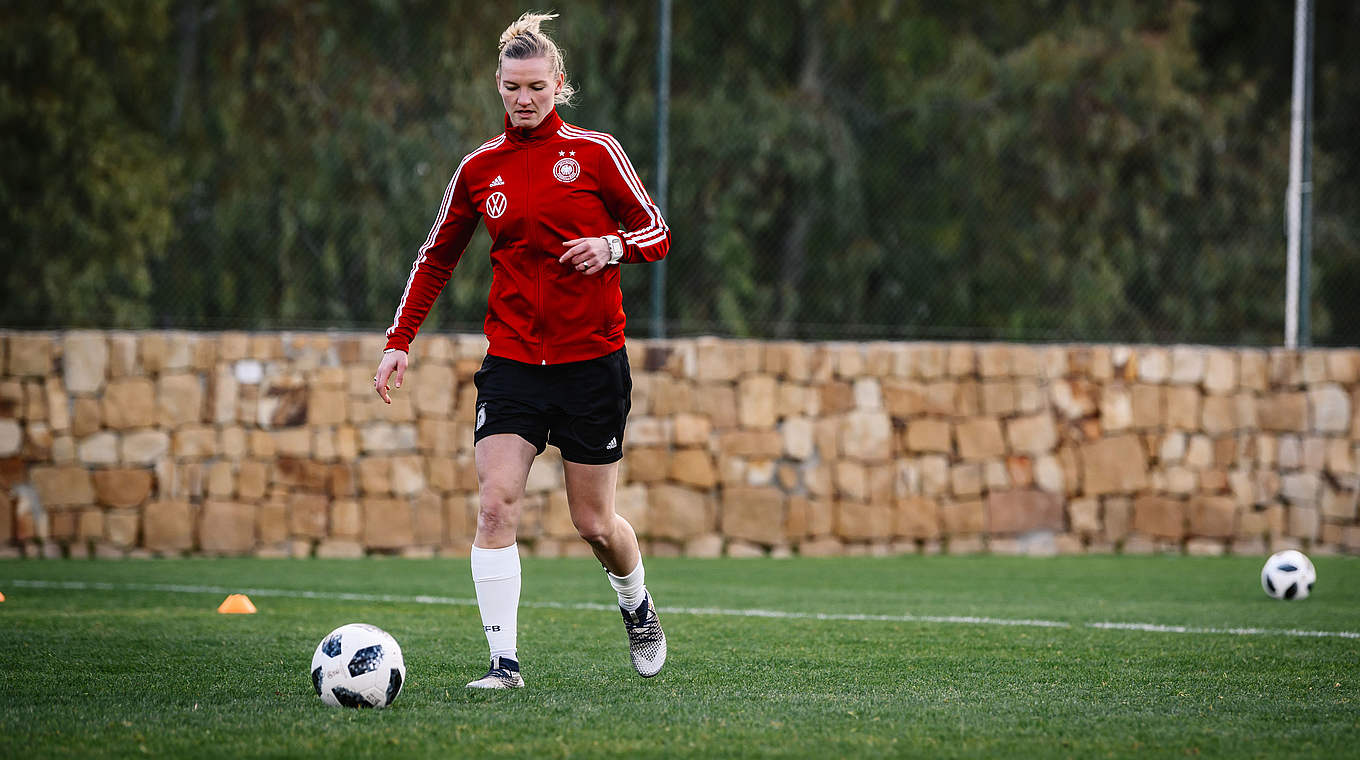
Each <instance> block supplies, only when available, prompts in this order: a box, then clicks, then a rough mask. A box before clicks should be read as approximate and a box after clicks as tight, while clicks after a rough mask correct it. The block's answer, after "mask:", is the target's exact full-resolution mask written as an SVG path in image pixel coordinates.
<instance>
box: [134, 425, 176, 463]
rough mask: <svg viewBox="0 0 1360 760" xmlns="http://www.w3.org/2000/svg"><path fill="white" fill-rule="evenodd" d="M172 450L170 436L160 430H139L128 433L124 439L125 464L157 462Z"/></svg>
mask: <svg viewBox="0 0 1360 760" xmlns="http://www.w3.org/2000/svg"><path fill="white" fill-rule="evenodd" d="M169 452H170V436H168V435H166V434H165V433H163V432H161V431H159V430H139V431H136V432H133V433H128V434H127V435H125V436H123V440H122V461H123V463H124V464H142V465H149V464H155V463H156V460H158V459H160V458H161V457H164V456H165V455H166V454H168V453H169Z"/></svg>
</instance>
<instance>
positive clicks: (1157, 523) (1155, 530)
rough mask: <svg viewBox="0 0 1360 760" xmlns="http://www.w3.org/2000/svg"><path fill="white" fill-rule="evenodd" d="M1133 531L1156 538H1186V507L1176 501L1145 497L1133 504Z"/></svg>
mask: <svg viewBox="0 0 1360 760" xmlns="http://www.w3.org/2000/svg"><path fill="white" fill-rule="evenodd" d="M1133 529H1134V530H1135V531H1137V532H1139V533H1142V534H1144V535H1147V536H1153V537H1156V538H1166V539H1173V540H1179V539H1181V538H1183V537H1184V536H1185V505H1184V504H1183V503H1182V502H1179V501H1176V500H1174V499H1167V498H1164V497H1161V496H1151V495H1143V496H1139V497H1138V498H1136V499H1134V502H1133Z"/></svg>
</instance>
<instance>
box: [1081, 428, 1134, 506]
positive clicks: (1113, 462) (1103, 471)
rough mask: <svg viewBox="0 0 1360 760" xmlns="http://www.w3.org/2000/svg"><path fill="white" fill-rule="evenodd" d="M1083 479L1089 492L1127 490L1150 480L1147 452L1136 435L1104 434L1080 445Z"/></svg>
mask: <svg viewBox="0 0 1360 760" xmlns="http://www.w3.org/2000/svg"><path fill="white" fill-rule="evenodd" d="M1081 461H1082V483H1083V487H1084V489H1085V492H1086V495H1088V496H1099V495H1102V494H1107V493H1128V492H1134V491H1138V490H1141V489H1142V488H1143V487H1144V486H1145V485H1146V484H1147V455H1146V454H1145V453H1144V452H1143V445H1142V443H1140V442H1139V440H1138V437H1137V436H1134V435H1121V436H1115V437H1112V438H1104V439H1101V440H1098V441H1093V442H1091V443H1088V444H1085V445H1083V446H1082V447H1081Z"/></svg>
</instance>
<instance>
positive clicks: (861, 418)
mask: <svg viewBox="0 0 1360 760" xmlns="http://www.w3.org/2000/svg"><path fill="white" fill-rule="evenodd" d="M838 448H839V450H840V452H841V455H842V456H844V457H847V458H849V459H855V460H858V461H861V462H887V461H889V460H891V459H892V454H893V426H892V420H891V419H889V417H888V415H887V414H885V413H883V412H875V411H855V412H851V413H849V414H847V415H845V416H844V418H842V421H841V428H840V432H839V444H838Z"/></svg>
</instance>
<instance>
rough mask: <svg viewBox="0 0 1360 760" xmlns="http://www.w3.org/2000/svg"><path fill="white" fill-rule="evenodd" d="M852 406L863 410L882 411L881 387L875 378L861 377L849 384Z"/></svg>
mask: <svg viewBox="0 0 1360 760" xmlns="http://www.w3.org/2000/svg"><path fill="white" fill-rule="evenodd" d="M850 387H851V394H852V396H853V397H854V408H855V409H857V410H859V411H863V412H881V411H883V387H882V386H881V385H880V384H879V381H878V379H877V378H873V377H861V378H859V379H857V380H854V381H853V382H852V383H851V385H850Z"/></svg>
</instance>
